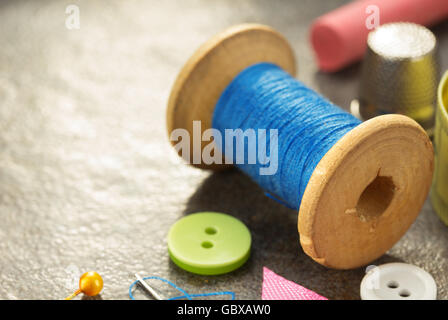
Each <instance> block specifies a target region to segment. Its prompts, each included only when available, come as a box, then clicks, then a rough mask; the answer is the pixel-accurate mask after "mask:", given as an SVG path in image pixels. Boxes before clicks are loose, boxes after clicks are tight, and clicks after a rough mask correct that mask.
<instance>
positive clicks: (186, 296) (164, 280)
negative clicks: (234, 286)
mask: <svg viewBox="0 0 448 320" xmlns="http://www.w3.org/2000/svg"><path fill="white" fill-rule="evenodd" d="M151 279H155V280H160V281H162V282H165V283H166V284H168V285H170V286H172V287H173V288H174V289H176V290H177V291H180V292H181V293H182V294H183V295H182V296H177V297H172V298H169V299H167V300H179V299H184V298H186V299H188V300H191V298H197V297H210V296H222V295H230V297H231V300H235V293H234V292H232V291H220V292H210V293H198V294H188V293H187V292H186V291H185V290H183V289H182V288H180V287H178V286H177V285H176V284H174V283H173V282H171V281H169V280H167V279H164V278H161V277H157V276H153V277H145V278H143V280H144V281H146V280H151ZM138 282H139V281H138V280H136V281H134V282H132V284H131V285H130V286H129V298H130V299H131V300H135V298H134V295H133V294H132V288H134V286H135V285H136V284H137V283H138Z"/></svg>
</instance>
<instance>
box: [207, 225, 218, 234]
mask: <svg viewBox="0 0 448 320" xmlns="http://www.w3.org/2000/svg"><path fill="white" fill-rule="evenodd" d="M217 232H218V231H217V230H216V229H215V228H213V227H208V228H206V229H205V233H206V234H210V235H213V234H216V233H217Z"/></svg>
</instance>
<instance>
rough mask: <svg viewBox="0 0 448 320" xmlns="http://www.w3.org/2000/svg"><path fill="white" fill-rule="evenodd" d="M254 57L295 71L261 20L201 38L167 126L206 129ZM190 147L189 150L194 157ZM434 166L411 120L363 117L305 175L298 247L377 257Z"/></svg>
mask: <svg viewBox="0 0 448 320" xmlns="http://www.w3.org/2000/svg"><path fill="white" fill-rule="evenodd" d="M258 62H271V63H274V64H277V65H279V66H280V67H282V68H283V69H284V70H286V71H287V72H289V73H290V74H292V75H294V74H295V68H296V67H295V66H296V63H295V59H294V54H293V51H292V49H291V47H290V45H289V43H288V42H287V40H286V39H285V38H284V37H283V36H281V35H280V34H279V33H277V32H276V31H274V30H273V29H271V28H269V27H267V26H263V25H258V24H243V25H238V26H235V27H232V28H230V29H228V30H226V31H224V32H223V33H221V34H218V35H216V36H215V37H213V38H211V39H210V40H209V41H207V42H206V43H205V44H204V45H203V46H201V47H200V48H199V49H198V50H197V51H196V53H194V54H193V56H192V57H191V58H190V59H189V60H188V62H187V63H186V65H185V66H184V67H183V69H182V70H181V72H180V74H179V76H178V78H177V80H176V82H175V84H174V86H173V89H172V92H171V96H170V99H169V102H168V111H167V127H168V133H169V134H170V133H171V132H172V131H173V130H174V129H178V128H184V129H186V130H187V131H188V132H189V133H190V137H193V121H195V120H199V121H201V124H202V128H201V129H202V131H204V130H206V129H208V128H210V127H211V123H212V115H213V111H214V108H215V105H216V103H217V101H218V99H219V97H220V95H221V94H222V92H223V91H224V89H225V88H226V87H227V85H228V84H229V83H230V82H231V81H232V80H233V78H234V77H235V76H236V75H237V74H238V73H239V72H240V71H242V70H244V69H245V68H247V67H248V66H251V65H253V64H255V63H258ZM192 139H193V138H192ZM208 143H209V142H206V143H203V144H202V147H204V146H205V145H206V144H208ZM173 144H174V143H173ZM191 149H192V150H191V153H190V154H189V155H188V156H190V157H193V154H194V150H193V148H191ZM199 150H200V151H201V149H199ZM190 159H191V158H190ZM195 166H197V167H200V168H207V169H212V170H219V169H222V168H223V167H226V166H225V165H216V164H212V165H206V164H204V163H198V164H195ZM432 172H433V148H432V144H431V141H430V140H429V138H428V136H427V134H426V133H425V131H424V130H423V129H422V128H421V127H420V126H419V125H418V124H417V123H416V122H415V121H414V120H412V119H410V118H408V117H405V116H401V115H385V116H379V117H376V118H373V119H371V120H368V121H366V122H364V123H362V124H361V125H359V126H358V127H356V128H355V129H353V130H352V131H350V132H349V133H348V134H346V135H345V136H344V137H343V138H342V139H341V140H340V141H338V142H337V143H336V144H335V145H334V146H333V147H332V148H331V149H330V150H329V151H328V152H327V153H326V155H325V156H324V157H323V158H322V160H321V161H320V162H319V164H318V165H317V167H316V169H315V170H314V172H313V174H312V176H311V179H310V181H309V183H308V185H307V187H306V190H305V193H304V195H303V199H302V202H301V206H300V209H299V217H298V230H299V234H300V243H301V245H302V248H303V250H304V251H305V253H306V254H308V255H309V256H310V257H311V258H313V259H314V260H315V261H317V262H318V263H320V264H322V265H324V266H327V267H331V268H337V269H351V268H356V267H359V266H363V265H366V264H368V263H369V262H371V261H373V260H375V259H376V258H378V257H380V256H381V255H383V254H384V253H385V252H386V251H387V250H388V249H390V248H391V247H392V246H393V245H394V244H395V243H396V242H397V241H398V240H399V239H400V238H401V237H402V236H403V234H404V233H405V232H406V230H407V229H408V228H409V227H410V226H411V224H412V223H413V221H414V220H415V218H416V217H417V215H418V213H419V212H420V209H421V207H422V206H423V203H424V201H425V199H426V196H427V194H428V191H429V187H430V184H431V177H432Z"/></svg>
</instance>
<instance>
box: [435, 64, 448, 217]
mask: <svg viewBox="0 0 448 320" xmlns="http://www.w3.org/2000/svg"><path fill="white" fill-rule="evenodd" d="M434 150H435V171H434V179H433V185H432V189H431V201H432V205H433V207H434V210H435V211H436V212H437V214H438V215H439V217H440V219H442V221H443V222H444V223H445V224H446V225H448V71H446V72H445V75H444V76H443V78H442V81H441V82H440V85H439V89H438V92H437V112H436V126H435V134H434Z"/></svg>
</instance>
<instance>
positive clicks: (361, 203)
mask: <svg viewBox="0 0 448 320" xmlns="http://www.w3.org/2000/svg"><path fill="white" fill-rule="evenodd" d="M394 194H395V185H394V182H393V180H392V178H391V177H382V176H377V177H376V178H375V180H373V181H372V182H371V183H370V184H369V185H368V186H367V187H366V188H365V189H364V191H363V192H362V194H361V196H360V197H359V199H358V203H357V204H356V212H357V214H358V216H359V218H360V219H361V220H363V221H369V220H371V219H374V218H377V217H379V216H380V215H381V214H382V213H383V212H384V211H386V209H387V207H388V206H389V204H390V203H391V201H392V198H393V197H394Z"/></svg>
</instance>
